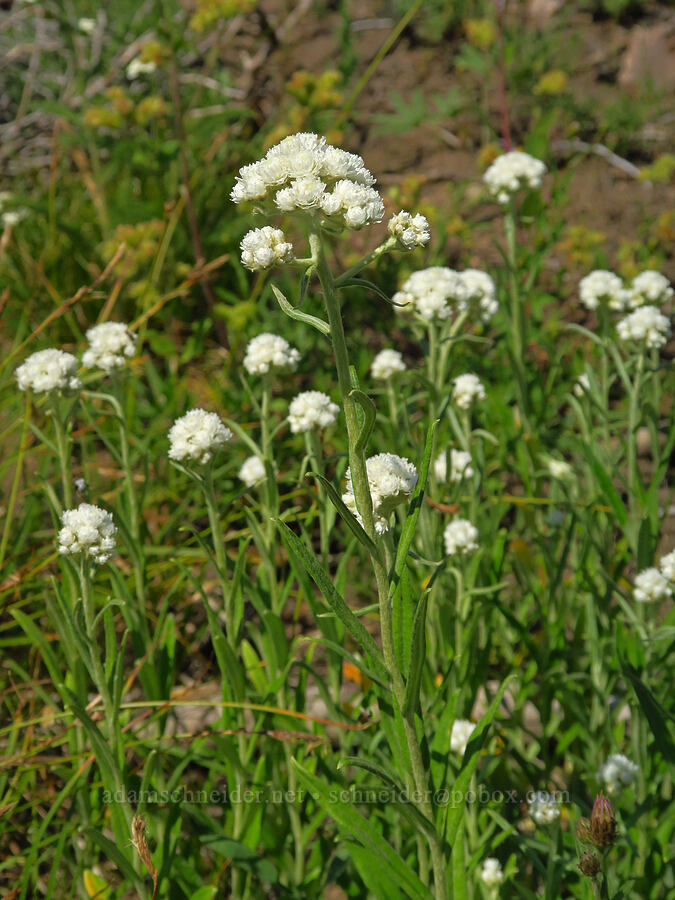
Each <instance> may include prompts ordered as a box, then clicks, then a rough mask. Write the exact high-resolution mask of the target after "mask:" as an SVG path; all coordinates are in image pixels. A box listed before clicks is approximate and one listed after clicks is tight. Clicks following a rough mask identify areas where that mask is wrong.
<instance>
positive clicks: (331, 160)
mask: <svg viewBox="0 0 675 900" xmlns="http://www.w3.org/2000/svg"><path fill="white" fill-rule="evenodd" d="M320 174H321V177H322V178H324V179H326V180H329V181H341V180H342V179H344V178H346V179H348V180H349V181H354V182H356V184H363V185H365V186H366V187H372V185H374V184H375V178H374V177H373V176H372V175H371V174H370V172H369V171H368V169H366V167H365V165H364V162H363V160H362V159H361V157H360V156H359V155H358V154H356V153H348V152H347V151H346V150H340V149H339V148H338V147H331V146H330V144H328V145H326V146H325V147H324V148H323V154H322V156H321V169H320Z"/></svg>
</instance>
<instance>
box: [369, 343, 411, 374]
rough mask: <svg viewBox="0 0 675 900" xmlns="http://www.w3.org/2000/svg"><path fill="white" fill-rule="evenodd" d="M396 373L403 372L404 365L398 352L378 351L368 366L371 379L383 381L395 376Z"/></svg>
mask: <svg viewBox="0 0 675 900" xmlns="http://www.w3.org/2000/svg"><path fill="white" fill-rule="evenodd" d="M397 372H405V363H404V362H403V357H402V356H401V354H400V353H399V351H398V350H380V352H379V353H378V354H377V356H376V357H375V359H374V360H373V361H372V363H371V366H370V374H371V375H372V376H373V378H377V379H378V380H380V381H385V380H386V379H387V378H391V377H392V375H396V373H397Z"/></svg>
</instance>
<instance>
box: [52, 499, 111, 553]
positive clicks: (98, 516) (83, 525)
mask: <svg viewBox="0 0 675 900" xmlns="http://www.w3.org/2000/svg"><path fill="white" fill-rule="evenodd" d="M61 526H62V527H61V530H60V531H59V534H58V549H59V553H64V554H67V555H68V556H77V555H78V554H80V553H82V554H84V555H85V556H86V557H89V558H91V559H93V560H94V562H97V563H101V564H102V563H106V562H108V560H109V559H110V558H111V557H112V556H113V554H114V553H115V533H116V531H117V529H116V528H115V524H114V522H113V519H112V516H111V515H110V513H109V512H106V510H104V509H101V508H100V507H98V506H93V505H92V504H91V503H80V505H79V506H78V507H77V509H66V510H64V512H63V513H61Z"/></svg>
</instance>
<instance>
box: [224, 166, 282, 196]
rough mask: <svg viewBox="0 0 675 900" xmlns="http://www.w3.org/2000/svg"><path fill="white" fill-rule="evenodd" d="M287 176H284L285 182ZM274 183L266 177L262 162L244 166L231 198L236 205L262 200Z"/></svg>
mask: <svg viewBox="0 0 675 900" xmlns="http://www.w3.org/2000/svg"><path fill="white" fill-rule="evenodd" d="M285 178H286V176H285V175H284V180H285ZM272 183H273V182H269V181H268V180H267V177H266V176H265V171H264V168H263V164H262V163H261V162H257V163H251V165H250V166H243V168H241V169H240V170H239V175H237V181H236V182H235V185H234V187H233V188H232V193H231V194H230V197H231V198H232V200H234V202H235V203H246V202H247V201H248V200H262V198H263V197H264V196H265V195H266V194H267V191H268V188H269V187H270V185H271V184H272Z"/></svg>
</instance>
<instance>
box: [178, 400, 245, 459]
mask: <svg viewBox="0 0 675 900" xmlns="http://www.w3.org/2000/svg"><path fill="white" fill-rule="evenodd" d="M230 440H232V432H231V431H230V429H229V428H228V427H227V426H226V425H224V424H223V422H222V421H221V419H220V416H219V415H217V413H214V412H206V411H205V410H203V409H191V410H190V412H188V413H185V415H184V416H181V417H180V419H176V421H175V422H174V423H173V425H172V426H171V429H170V431H169V444H170V447H169V458H170V459H174V460H176V461H177V462H182V461H184V460H187V461H190V462H196V463H199V464H200V465H205V464H206V463H208V462H210V461H211V460H212V459H213V457H214V455H215V454H216V453H217V452H218V450H220V449H221V448H222V447H223V446H224V445H225V444H226V443H227V442H228V441H230Z"/></svg>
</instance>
